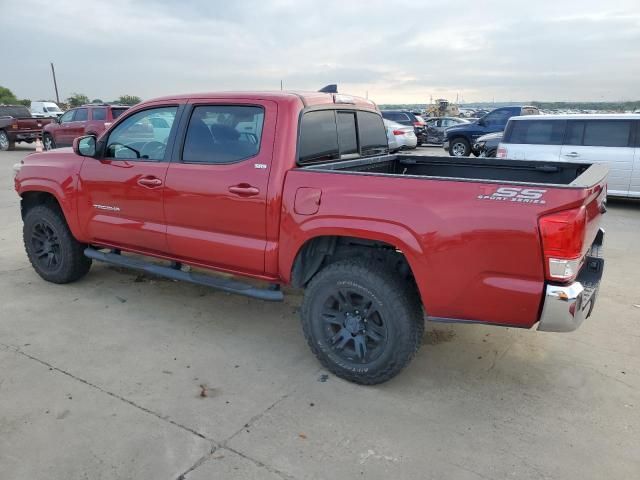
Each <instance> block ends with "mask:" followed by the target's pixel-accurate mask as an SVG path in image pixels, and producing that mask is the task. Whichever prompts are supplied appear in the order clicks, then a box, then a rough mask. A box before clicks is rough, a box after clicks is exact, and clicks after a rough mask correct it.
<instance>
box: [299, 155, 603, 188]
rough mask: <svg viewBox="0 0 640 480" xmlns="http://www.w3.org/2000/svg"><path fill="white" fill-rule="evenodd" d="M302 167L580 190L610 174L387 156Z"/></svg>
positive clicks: (578, 167) (571, 166) (559, 165)
mask: <svg viewBox="0 0 640 480" xmlns="http://www.w3.org/2000/svg"><path fill="white" fill-rule="evenodd" d="M301 168H303V169H306V170H320V171H336V172H340V173H358V174H371V175H389V176H394V177H398V176H400V177H402V176H406V177H413V178H415V177H428V178H430V179H442V180H458V181H481V182H483V183H486V182H495V183H516V184H544V185H553V186H565V187H576V188H584V187H588V186H592V185H594V184H595V183H597V182H598V181H600V180H601V179H602V178H603V177H604V176H605V175H606V167H604V166H600V165H598V164H587V163H575V162H573V163H569V162H539V161H524V160H502V159H496V158H474V157H468V158H455V157H426V156H421V155H384V156H380V157H369V158H358V159H353V160H341V161H335V162H330V163H320V164H315V165H309V166H304V167H301Z"/></svg>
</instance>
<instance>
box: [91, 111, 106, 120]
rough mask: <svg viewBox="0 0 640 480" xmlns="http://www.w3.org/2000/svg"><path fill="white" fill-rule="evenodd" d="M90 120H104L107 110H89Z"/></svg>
mask: <svg viewBox="0 0 640 480" xmlns="http://www.w3.org/2000/svg"><path fill="white" fill-rule="evenodd" d="M91 118H93V120H106V119H107V109H106V108H94V109H92V110H91Z"/></svg>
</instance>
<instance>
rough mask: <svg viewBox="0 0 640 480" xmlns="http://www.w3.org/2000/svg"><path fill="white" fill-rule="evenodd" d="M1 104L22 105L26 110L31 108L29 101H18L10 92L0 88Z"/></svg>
mask: <svg viewBox="0 0 640 480" xmlns="http://www.w3.org/2000/svg"><path fill="white" fill-rule="evenodd" d="M2 103H4V104H7V105H24V106H25V107H27V108H28V107H30V106H31V100H27V99H25V100H18V98H17V97H16V96H15V95H14V94H13V92H12V91H11V90H9V89H8V88H6V87H2V86H0V104H2Z"/></svg>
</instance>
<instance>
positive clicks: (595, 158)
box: [496, 113, 640, 198]
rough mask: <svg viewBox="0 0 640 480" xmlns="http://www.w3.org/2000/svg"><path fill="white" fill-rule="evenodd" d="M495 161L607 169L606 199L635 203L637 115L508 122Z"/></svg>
mask: <svg viewBox="0 0 640 480" xmlns="http://www.w3.org/2000/svg"><path fill="white" fill-rule="evenodd" d="M496 156H497V157H498V158H509V159H515V160H543V161H545V160H546V161H549V160H555V161H563V162H585V163H593V162H600V163H606V164H607V165H608V166H609V179H608V193H609V195H611V196H615V197H637V198H640V115H638V114H629V113H627V114H607V115H598V114H596V115H540V116H532V117H512V118H511V119H510V120H509V123H508V124H507V127H506V128H505V131H504V136H503V137H502V141H501V142H500V145H499V146H498V152H497V155H496Z"/></svg>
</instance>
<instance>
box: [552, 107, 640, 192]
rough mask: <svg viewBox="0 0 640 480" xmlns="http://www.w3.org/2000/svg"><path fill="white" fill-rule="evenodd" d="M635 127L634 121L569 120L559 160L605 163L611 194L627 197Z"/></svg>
mask: <svg viewBox="0 0 640 480" xmlns="http://www.w3.org/2000/svg"><path fill="white" fill-rule="evenodd" d="M632 126H633V121H632V120H607V119H593V120H570V121H568V123H567V134H566V135H565V140H564V145H563V146H562V149H561V154H560V160H563V161H568V162H569V161H574V162H587V163H592V162H601V163H606V164H607V165H608V167H609V177H608V180H607V184H608V191H609V193H610V194H611V195H616V196H623V197H626V196H628V195H629V188H630V184H631V174H632V171H633V163H634V155H635V148H634V146H633V144H632V141H633V140H632V139H633V135H632V133H633V132H632Z"/></svg>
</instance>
